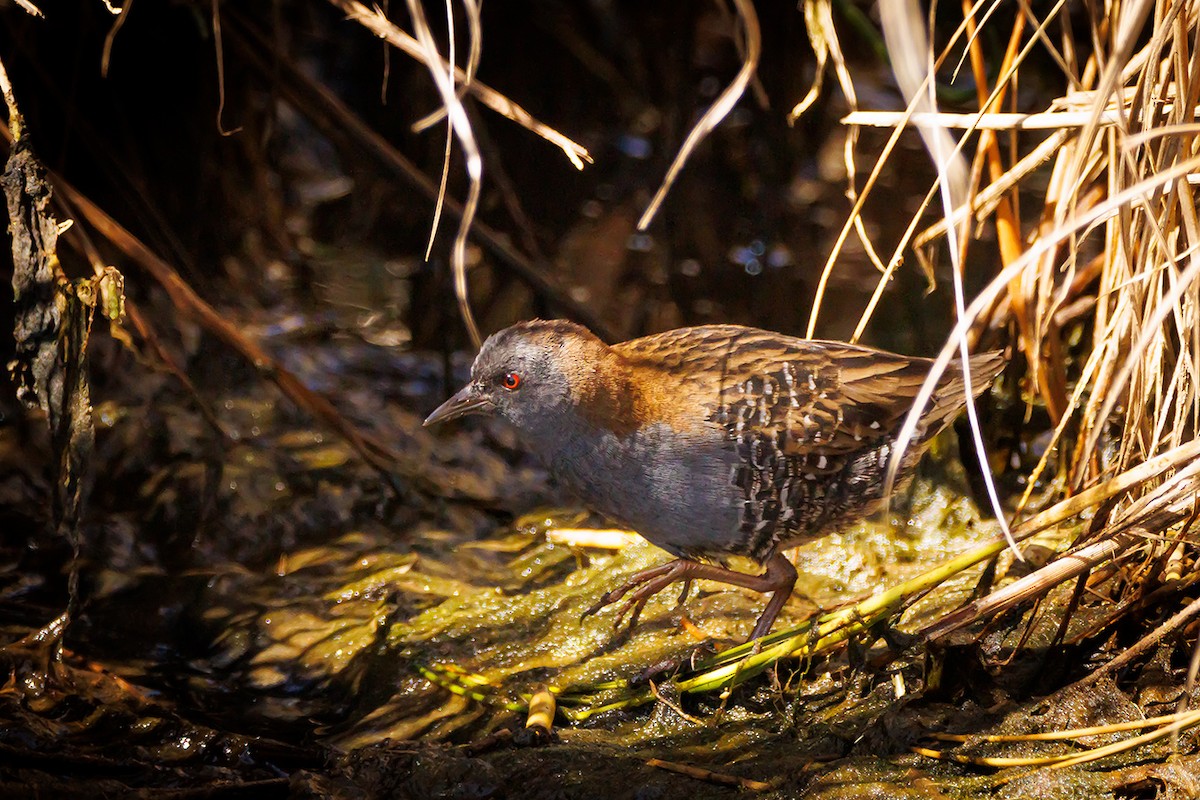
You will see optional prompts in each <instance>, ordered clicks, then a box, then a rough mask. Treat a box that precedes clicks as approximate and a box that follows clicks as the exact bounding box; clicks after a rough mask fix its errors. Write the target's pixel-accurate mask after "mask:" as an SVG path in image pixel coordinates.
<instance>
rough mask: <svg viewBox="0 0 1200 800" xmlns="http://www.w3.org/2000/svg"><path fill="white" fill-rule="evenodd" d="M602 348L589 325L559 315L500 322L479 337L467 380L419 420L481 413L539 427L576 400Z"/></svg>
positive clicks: (528, 427)
mask: <svg viewBox="0 0 1200 800" xmlns="http://www.w3.org/2000/svg"><path fill="white" fill-rule="evenodd" d="M607 352H608V347H607V346H606V345H605V344H604V343H603V342H602V341H600V340H599V339H598V338H596V336H595V335H594V334H593V333H592V332H591V331H589V330H588V329H587V328H584V327H582V326H579V325H576V324H574V323H571V322H567V321H565V320H550V321H546V320H534V321H532V322H522V323H519V324H517V325H513V326H512V327H509V328H505V329H504V330H502V331H499V332H497V333H494V334H492V335H491V336H490V337H488V339H487V341H485V342H484V343H483V347H481V348H480V350H479V355H478V356H476V357H475V363H474V364H472V365H471V382H470V383H468V384H467V385H466V386H464V387H463V388H462V389H460V390H459V391H458V393H457V394H455V395H454V396H453V397H451V398H450V399H449V400H447V401H446V402H444V403H442V404H441V405H440V406H438V407H437V409H435V410H434V412H433V413H432V414H430V415H429V417H428V418H427V419H426V420H425V424H426V425H433V424H434V423H437V422H445V421H447V420H452V419H457V418H459V417H462V416H466V415H467V414H487V415H493V416H500V417H503V418H505V419H506V420H508V421H509V422H511V423H512V424H513V425H515V426H516V427H517V428H518V429H520V430H523V431H525V432H527V433H531V434H537V433H539V432H543V431H544V429H548V428H549V426H551V425H552V420H553V419H554V418H556V417H558V416H559V415H560V414H561V413H563V412H564V411H566V410H568V409H570V408H571V407H573V406H575V405H577V404H578V403H579V388H580V385H581V384H582V383H585V382H586V381H587V380H588V379H589V378H590V377H591V376H593V375H594V373H595V371H596V367H597V364H598V363H599V362H600V361H601V360H602V359H603V358H604V357H605V355H606V353H607Z"/></svg>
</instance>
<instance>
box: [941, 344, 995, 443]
mask: <svg viewBox="0 0 1200 800" xmlns="http://www.w3.org/2000/svg"><path fill="white" fill-rule="evenodd" d="M968 363H970V365H971V394H973V395H974V396H975V397H978V396H979V395H981V394H983V393H984V392H986V391H987V390H988V389H989V388H990V387H991V385H992V381H994V380H995V379H996V376H997V375H999V374H1000V372H1001V370H1003V369H1004V364H1005V361H1004V353H1003V352H1001V351H999V350H995V351H993V352H990V353H979V354H977V355H973V356H971V360H970V361H969V362H968ZM964 384H965V381H964V380H963V370H962V362H961V361H952V362H951V363H950V366H949V367H947V368H946V372H945V374H944V375H943V376H942V381H941V383H939V384H938V388H937V391H935V392H934V393H933V397H932V399H931V401H930V403H931V409H930V412H929V415H928V416H927V417H926V424H927V427H926V431H927V434H926V435H927V436H928V437H930V438H932V437H933V436H935V435H936V434H937V433H938V432H939V431H941V430H942V428H944V427H946V426H947V425H949V424H950V423H951V422H953V421H954V418H955V417H957V416H958V414H959V412H960V411H962V410H963V408H964V407H965V406H966V405H967V398H966V394H965V393H964V391H963V389H964Z"/></svg>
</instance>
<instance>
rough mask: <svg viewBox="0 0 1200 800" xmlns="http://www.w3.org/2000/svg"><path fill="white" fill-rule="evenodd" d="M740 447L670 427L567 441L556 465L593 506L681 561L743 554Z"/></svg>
mask: <svg viewBox="0 0 1200 800" xmlns="http://www.w3.org/2000/svg"><path fill="white" fill-rule="evenodd" d="M736 461H737V457H736V453H735V451H734V448H732V447H731V446H729V444H728V443H727V442H725V441H722V439H721V437H719V436H707V437H701V436H689V435H686V434H682V433H680V432H678V431H675V430H673V429H672V428H670V427H669V426H667V425H665V424H661V423H660V424H655V425H648V426H645V427H642V428H640V429H638V430H636V431H634V432H632V433H630V434H628V435H626V436H621V437H618V436H617V435H615V434H612V433H605V434H603V435H601V436H594V435H593V436H581V437H576V438H572V437H563V438H562V439H561V440H560V442H559V446H558V447H556V448H554V450H553V453H552V455H551V456H550V458H549V459H548V464H547V465H548V466H549V467H550V469H551V471H552V472H553V473H554V474H555V476H556V477H557V478H558V479H559V480H560V481H562V482H563V483H564V484H565V485H566V486H567V488H569V489H570V490H571V491H573V492H574V493H575V494H577V495H578V496H579V497H580V499H581V500H583V501H584V502H585V503H587V504H588V505H589V506H591V507H592V508H594V509H595V510H597V511H599V512H600V513H602V514H604V515H605V516H608V517H610V518H612V519H613V520H615V521H617V522H620V523H622V524H624V525H627V526H628V527H630V528H632V529H633V530H635V531H637V532H638V533H639V534H641V535H642V536H643V537H645V538H646V539H647V540H649V541H650V542H652V543H654V544H655V545H657V546H659V547H661V548H663V549H664V550H667V551H668V552H670V553H672V554H674V555H677V556H693V557H695V556H715V555H721V554H725V553H729V552H732V551H733V550H735V549H736V540H737V539H738V536H737V531H738V526H739V524H740V516H741V501H742V498H741V496H740V493H739V492H738V491H737V490H736V488H735V486H734V485H733V476H734V474H735V468H736Z"/></svg>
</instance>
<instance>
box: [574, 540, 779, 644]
mask: <svg viewBox="0 0 1200 800" xmlns="http://www.w3.org/2000/svg"><path fill="white" fill-rule="evenodd" d="M766 566H767V568H766V570H764V571H763V573H762V574H761V575H747V574H746V573H744V572H738V571H736V570H732V569H729V568H727V567H718V566H716V565H714V564H701V563H699V562H697V561H689V560H687V559H683V558H677V559H675V560H674V561H668V562H667V563H666V564H662V565H660V566H657V567H652V568H650V569H647V570H643V571H642V572H639V573H637V574H636V575H634V576H633V577H632V578H630V579H629V580H628V581H627V582H626V583H625V584H624V585H623V586H619V587H617V588H616V589H613V590H612V591H609V592H605V593H604V594H603V595H602V596H601V597H600V600H599V601H597V602H596V604H595V605H593V606H592V607H591V608H589V609H588V610H587V611H585V612H583V616H584V617H588V616H590V615H592V614H595V613H596V612H597V611H599V610H600V609H602V608H604V607H605V606H607V605H609V604H611V603H615V602H616V601H618V600H620V599H621V598H622V597H624V596H625V595H626V594H629V593H630V592H632V594H630V596H629V600H628V601H626V603H625V605H624V606H622V607H621V611H620V613H619V614H618V615H617V621H616V623H615V624H614V625H613V627H617V626H619V625H620V624H621V620H623V619H624V618H625V616H626V615H627V614H630V612H632V616H631V617H630V620H629V625H630V627H633V624H634V623H635V622H637V618H638V616H639V615H640V614H641V611H642V608H643V607H644V606H645V605H646V601H648V600H649V599H650V598H651V597H653V596H654V595H656V594H658V593H659V592H661V591H662V590H663V589H665V588H667V587H668V586H670V585H671V584H672V583H674V582H675V581H692V580H708V581H717V582H718V583H728V584H732V585H734V586H741V587H743V588H746V589H750V590H751V591H755V592H762V593H764V594H765V593H767V592H771V593H772V594H771V599H770V601H769V602H768V603H767V607H766V608H765V609H763V613H762V615H761V616H759V618H758V622H757V623H756V624H755V625H754V632H753V633H751V634H750V638H751V639H758V638H761V637H763V636H766V635H767V633H769V632H770V630H771V626H772V625H773V624H774V623H775V618H776V617H777V616H779V611H780V609H782V608H783V604H784V603H786V602H787V599H788V597H790V596H791V594H792V588H793V587H794V585H795V583H796V568H795V567H793V566H792V563H791V562H790V561H788V560H787V558H785V557H784V555H783V554H782V553H775V554H774V555H772V556H771V557H770V558H769V559H767V565H766Z"/></svg>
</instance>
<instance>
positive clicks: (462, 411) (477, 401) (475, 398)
mask: <svg viewBox="0 0 1200 800" xmlns="http://www.w3.org/2000/svg"><path fill="white" fill-rule="evenodd" d="M487 405H490V401H489V400H488V399H487V397H485V396H483V395H482V394H481V393H480V392H479V390H478V389H477V387H476V386H475V384H474V383H468V384H467V385H466V386H464V387H463V388H461V389H459V390H458V393H457V394H455V395H454V396H453V397H451V398H450V399H449V400H447V401H446V402H444V403H442V404H441V405H440V406H438V407H437V408H435V409H434V410H433V413H432V414H430V415H429V416H428V417H426V418H425V423H424V424H425V425H426V426H428V425H436V424H437V423H439V422H447V421H449V420H452V419H458V418H459V417H465V416H466V415H467V414H478V413H480V412H482V411H483V410H484V407H485V406H487Z"/></svg>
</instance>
